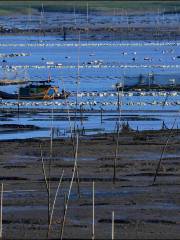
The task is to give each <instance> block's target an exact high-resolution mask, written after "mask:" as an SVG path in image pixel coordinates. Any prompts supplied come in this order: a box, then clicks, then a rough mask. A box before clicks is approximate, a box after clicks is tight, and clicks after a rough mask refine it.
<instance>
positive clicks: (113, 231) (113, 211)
mask: <svg viewBox="0 0 180 240" xmlns="http://www.w3.org/2000/svg"><path fill="white" fill-rule="evenodd" d="M112 240H114V211H112Z"/></svg>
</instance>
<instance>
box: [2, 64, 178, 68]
mask: <svg viewBox="0 0 180 240" xmlns="http://www.w3.org/2000/svg"><path fill="white" fill-rule="evenodd" d="M0 68H1V69H2V68H3V66H0ZM29 68H33V69H49V68H57V69H76V68H77V65H60V66H59V65H12V66H10V67H7V69H29ZM79 68H103V69H104V68H163V69H167V68H180V65H179V64H175V65H174V64H173V65H171V64H167V65H166V64H151V65H146V64H133V65H130V64H116V65H111V64H109V65H106V64H101V65H88V64H83V65H79Z"/></svg>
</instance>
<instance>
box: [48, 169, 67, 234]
mask: <svg viewBox="0 0 180 240" xmlns="http://www.w3.org/2000/svg"><path fill="white" fill-rule="evenodd" d="M63 175H64V170H63V171H62V174H61V177H60V179H59V184H58V186H57V189H56V193H55V197H54V201H53V205H52V210H51V215H50V222H49V227H48V236H49V234H50V231H51V225H52V220H53V214H54V209H55V204H56V199H57V195H58V192H59V188H60V186H61V183H62V179H63Z"/></svg>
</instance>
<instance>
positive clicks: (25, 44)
mask: <svg viewBox="0 0 180 240" xmlns="http://www.w3.org/2000/svg"><path fill="white" fill-rule="evenodd" d="M179 45H180V42H161V43H160V42H136V43H131V42H129V43H128V42H127V43H80V44H79V43H0V47H79V46H80V47H123V46H179Z"/></svg>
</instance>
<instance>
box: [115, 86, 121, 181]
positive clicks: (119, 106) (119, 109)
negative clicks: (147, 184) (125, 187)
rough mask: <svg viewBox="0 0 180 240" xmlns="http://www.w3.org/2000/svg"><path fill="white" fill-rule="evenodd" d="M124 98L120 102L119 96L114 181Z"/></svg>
mask: <svg viewBox="0 0 180 240" xmlns="http://www.w3.org/2000/svg"><path fill="white" fill-rule="evenodd" d="M121 93H122V96H123V85H122V91H121ZM118 96H119V87H118ZM121 108H122V100H121V104H120V99H119V97H118V112H119V116H118V124H117V139H116V149H115V157H114V167H113V183H114V184H115V182H116V165H117V157H118V153H119V136H120V121H121V115H122V109H121Z"/></svg>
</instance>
